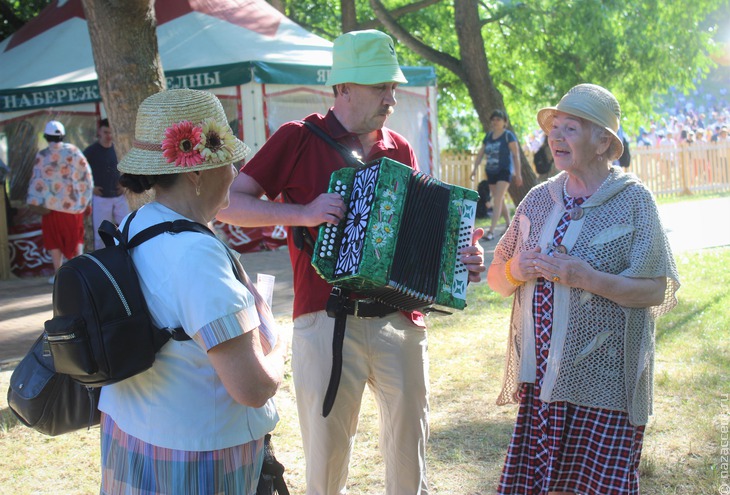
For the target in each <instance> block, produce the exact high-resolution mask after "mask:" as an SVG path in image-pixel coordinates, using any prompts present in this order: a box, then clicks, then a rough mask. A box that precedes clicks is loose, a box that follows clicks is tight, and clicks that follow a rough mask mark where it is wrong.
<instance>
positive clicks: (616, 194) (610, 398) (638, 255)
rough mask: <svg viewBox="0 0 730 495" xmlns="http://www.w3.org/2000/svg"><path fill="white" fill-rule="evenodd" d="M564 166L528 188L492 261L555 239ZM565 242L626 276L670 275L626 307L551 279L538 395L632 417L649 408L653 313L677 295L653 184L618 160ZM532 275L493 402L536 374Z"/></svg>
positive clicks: (643, 416) (517, 300) (639, 420)
mask: <svg viewBox="0 0 730 495" xmlns="http://www.w3.org/2000/svg"><path fill="white" fill-rule="evenodd" d="M567 177H568V176H567V174H566V173H565V172H562V173H560V174H558V175H557V176H555V177H553V178H552V179H550V180H548V181H547V182H544V183H542V184H540V185H538V186H536V187H535V188H533V189H532V190H531V191H530V192H529V193H528V194H527V196H526V197H525V199H524V200H523V201H522V202H521V203H520V204H519V206H518V207H517V211H516V212H515V215H514V219H513V221H512V223H511V225H510V227H509V229H508V230H507V232H506V233H505V235H504V236H503V237H502V239H501V240H500V241H499V243H498V245H497V247H496V249H495V252H494V261H493V263H495V264H504V263H506V262H507V260H509V259H510V258H512V257H513V256H514V255H515V254H516V253H518V252H521V251H524V250H528V249H534V248H535V247H536V246H538V245H539V246H541V247H542V250H543V252H544V251H545V248H546V247H547V246H550V245H552V239H553V233H554V232H555V228H556V227H557V225H558V222H559V221H560V219H561V218H562V216H563V214H564V213H565V207H564V203H563V185H564V183H565V181H566V179H567ZM582 208H583V210H584V213H585V214H584V215H583V217H582V218H580V219H579V220H572V221H571V222H570V225H569V227H568V229H567V231H566V232H565V236H564V238H563V241H562V244H563V245H564V246H565V247H566V248H567V249H568V254H570V255H572V256H577V257H579V258H581V259H583V260H585V261H587V262H588V263H589V264H590V265H591V266H592V267H593V268H595V269H597V270H600V271H602V272H607V273H612V274H617V275H622V276H625V277H636V278H654V277H667V290H666V293H665V295H664V301H663V302H662V303H661V304H660V305H659V306H654V307H649V308H627V307H623V306H620V305H618V304H616V303H614V302H612V301H610V300H608V299H606V298H604V297H601V296H598V295H595V294H593V293H590V292H587V291H584V290H582V289H577V288H571V287H568V286H566V285H563V284H555V286H554V295H553V298H554V299H553V326H552V335H551V341H550V351H549V355H548V360H547V369H546V373H545V377H544V381H543V386H542V391H541V394H540V399H541V400H542V401H545V402H554V401H567V402H570V403H573V404H579V405H584V406H590V407H598V408H604V409H611V410H620V411H626V412H628V414H629V421H630V422H631V424H634V425H643V424H646V422H647V420H648V417H649V415H650V414H651V412H652V392H653V390H652V389H653V375H654V326H655V319H656V318H657V317H659V316H661V315H662V314H664V313H666V312H668V311H669V310H671V309H672V308H673V307H674V306H675V305H676V304H677V300H676V298H675V293H676V291H677V289H678V288H679V277H678V274H677V268H676V265H675V262H674V258H673V257H672V252H671V249H670V247H669V243H668V241H667V237H666V235H665V233H664V229H663V228H662V225H661V221H660V219H659V214H658V212H657V208H656V203H655V201H654V198H653V196H652V194H651V192H650V191H649V190H648V189H646V187H644V185H643V184H642V183H641V182H640V181H639V179H638V178H637V177H636V176H634V175H633V174H626V173H624V172H623V171H622V170H620V169H619V168H618V167H611V173H610V174H609V176H608V178H607V179H606V181H605V182H604V183H603V184H602V185H601V187H600V188H599V189H598V190H597V191H596V192H595V193H594V194H593V195H592V196H591V197H590V198H589V199H588V200H587V201H586V202H585V203H584V204H583V205H582ZM534 290H535V281H534V280H533V281H530V282H527V283H526V284H525V285H523V286H521V287H519V288H518V289H517V291H516V292H515V295H514V302H513V306H512V318H511V324H510V334H509V343H508V350H507V360H506V366H505V374H504V381H503V385H502V386H503V388H502V391H501V393H500V395H499V397H498V399H497V404H500V405H502V404H507V403H512V402H516V401H517V391H518V388H519V384H520V383H523V382H527V383H534V382H535V378H536V371H535V367H536V363H535V328H534V317H533V307H532V299H533V293H534Z"/></svg>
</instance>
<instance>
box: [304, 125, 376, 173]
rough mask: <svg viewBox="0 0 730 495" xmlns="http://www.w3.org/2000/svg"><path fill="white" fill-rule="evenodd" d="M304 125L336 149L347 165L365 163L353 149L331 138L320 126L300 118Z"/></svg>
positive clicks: (357, 165)
mask: <svg viewBox="0 0 730 495" xmlns="http://www.w3.org/2000/svg"><path fill="white" fill-rule="evenodd" d="M301 122H302V124H304V126H305V127H306V128H307V129H309V130H310V131H312V132H313V133H314V134H316V135H317V136H319V137H320V138H321V139H322V140H323V141H324V142H326V143H327V144H329V145H330V146H332V147H333V148H334V149H336V150H337V151H338V152H339V153H340V155H342V158H344V159H345V163H347V165H348V166H349V167H359V166H361V165H365V163H364V162H363V161H362V160H360V159H359V158H358V157H357V156H355V155H354V154H353V153H354V152H353V151H351V150H348V149H347V148H346V147H345V146H344V145H342V144H341V143H338V142H337V141H335V140H334V139H332V136H330V135H329V134H327V133H326V132H324V131H323V130H322V129H321V128H320V127H318V126H316V125H314V124H313V123H311V122H309V121H308V120H302V121H301Z"/></svg>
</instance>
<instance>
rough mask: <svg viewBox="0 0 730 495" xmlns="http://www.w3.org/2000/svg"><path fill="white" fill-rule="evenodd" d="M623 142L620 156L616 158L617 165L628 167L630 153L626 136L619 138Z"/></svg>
mask: <svg viewBox="0 0 730 495" xmlns="http://www.w3.org/2000/svg"><path fill="white" fill-rule="evenodd" d="M621 140H622V141H623V144H624V152H623V153H622V154H621V156H620V157H619V159H618V163H619V165H621V167H622V168H629V165H630V164H631V153H630V152H629V141H628V139H626V138H622V139H621Z"/></svg>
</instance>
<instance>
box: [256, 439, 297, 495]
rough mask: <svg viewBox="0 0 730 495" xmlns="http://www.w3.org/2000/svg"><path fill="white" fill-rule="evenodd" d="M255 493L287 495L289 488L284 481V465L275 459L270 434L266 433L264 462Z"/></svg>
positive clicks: (259, 494)
mask: <svg viewBox="0 0 730 495" xmlns="http://www.w3.org/2000/svg"><path fill="white" fill-rule="evenodd" d="M256 495H289V489H288V488H287V486H286V482H284V465H283V464H282V463H280V462H279V461H277V460H276V457H275V456H274V446H273V445H272V444H271V435H270V434H268V433H267V434H266V438H265V439H264V464H263V466H262V467H261V476H260V477H259V484H258V486H257V487H256Z"/></svg>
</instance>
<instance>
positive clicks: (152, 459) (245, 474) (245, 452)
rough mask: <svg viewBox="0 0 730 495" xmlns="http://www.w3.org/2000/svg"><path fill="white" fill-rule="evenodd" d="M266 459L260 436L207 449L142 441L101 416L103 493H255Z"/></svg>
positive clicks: (135, 494)
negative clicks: (182, 448) (164, 446)
mask: <svg viewBox="0 0 730 495" xmlns="http://www.w3.org/2000/svg"><path fill="white" fill-rule="evenodd" d="M263 459H264V439H263V438H261V439H259V440H255V441H252V442H249V443H247V444H244V445H237V446H235V447H229V448H226V449H221V450H213V451H207V452H196V451H185V450H173V449H166V448H163V447H156V446H154V445H151V444H148V443H145V442H143V441H142V440H140V439H138V438H135V437H133V436H131V435H128V434H126V433H125V432H123V431H122V430H120V429H119V427H118V426H117V424H116V423H115V422H114V420H113V419H112V418H111V417H110V416H109V415H107V414H102V417H101V491H100V493H101V494H102V495H151V494H169V495H233V494H236V495H253V494H255V493H256V486H257V484H258V479H259V475H260V474H261V465H262V463H263Z"/></svg>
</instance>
